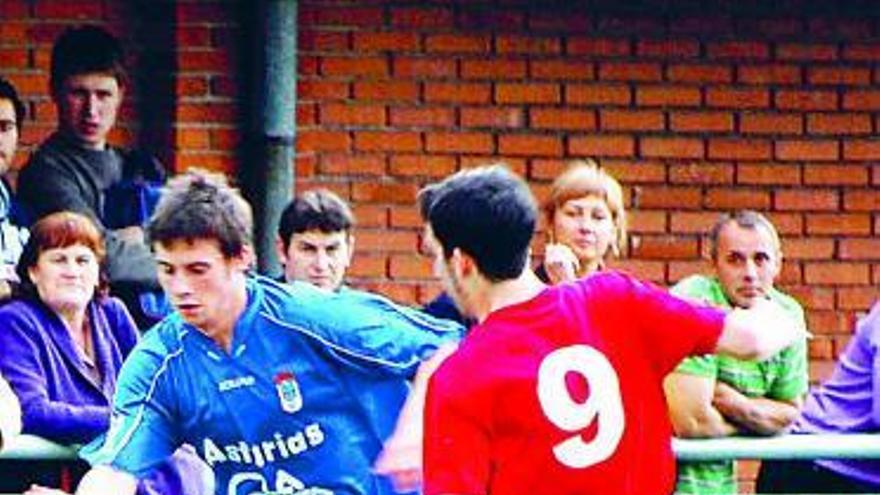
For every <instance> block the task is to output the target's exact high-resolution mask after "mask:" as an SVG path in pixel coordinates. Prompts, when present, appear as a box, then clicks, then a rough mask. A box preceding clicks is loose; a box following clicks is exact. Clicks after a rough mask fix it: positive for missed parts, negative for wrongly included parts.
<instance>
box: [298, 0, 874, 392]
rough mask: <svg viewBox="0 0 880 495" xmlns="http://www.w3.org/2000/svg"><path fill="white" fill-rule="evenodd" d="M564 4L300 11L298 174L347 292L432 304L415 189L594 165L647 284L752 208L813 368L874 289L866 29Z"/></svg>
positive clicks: (334, 5) (716, 12)
mask: <svg viewBox="0 0 880 495" xmlns="http://www.w3.org/2000/svg"><path fill="white" fill-rule="evenodd" d="M576 3H577V2H557V3H555V4H552V5H547V4H541V6H540V7H538V8H529V7H528V2H504V1H498V2H493V3H491V4H488V5H487V3H486V2H480V5H474V2H433V3H427V2H425V3H413V2H410V3H406V2H404V3H401V2H381V1H373V2H352V3H351V4H349V5H345V4H343V5H340V2H331V1H324V2H322V1H303V2H300V5H301V9H300V20H299V25H300V37H299V39H300V50H301V56H300V67H299V75H300V82H299V88H300V89H299V114H298V123H299V134H298V150H299V160H298V163H297V175H298V177H299V184H300V186H301V187H311V186H314V185H329V186H331V187H332V188H333V189H335V190H337V191H339V192H341V193H342V194H343V195H345V196H346V197H348V198H349V199H351V200H352V201H353V202H354V204H355V205H356V209H357V212H358V214H359V215H360V217H361V225H362V229H361V234H360V239H361V243H360V245H359V255H358V260H357V263H356V264H355V274H356V276H358V277H360V278H363V279H364V280H367V281H370V282H374V281H375V282H378V283H379V284H380V285H381V286H382V287H383V288H389V289H391V288H393V289H394V294H395V295H396V296H397V297H401V298H404V299H416V298H418V299H423V298H424V297H427V296H428V295H429V294H432V293H433V290H434V286H433V285H432V284H431V283H426V282H425V280H426V278H427V277H428V276H429V271H430V270H429V265H428V262H427V261H426V260H424V259H420V258H419V257H418V256H417V255H416V254H415V253H414V250H415V247H416V237H417V235H416V227H417V217H416V216H415V214H414V212H413V211H412V208H411V206H410V205H411V204H412V200H413V193H414V191H415V190H416V189H417V188H418V187H419V186H420V185H422V184H424V183H425V182H426V181H431V180H434V179H436V178H439V177H442V176H444V175H446V174H448V173H449V172H451V171H453V170H456V169H458V168H460V167H462V166H468V165H471V164H474V163H479V162H485V161H489V160H495V159H504V160H506V161H508V162H509V163H510V164H511V165H512V166H513V167H514V168H515V169H516V170H518V171H519V172H521V173H523V174H525V175H526V176H527V177H528V179H529V180H530V181H531V183H532V184H533V185H534V187H535V191H536V193H537V194H538V195H539V196H541V195H542V193H544V192H545V190H546V186H547V184H548V182H549V181H550V180H551V179H552V178H553V176H554V175H555V174H556V173H557V172H558V170H559V169H560V167H561V166H562V164H563V163H564V161H565V160H568V159H572V158H579V157H584V156H592V157H596V158H598V159H599V160H600V162H601V163H602V164H603V165H604V166H606V167H608V168H609V169H611V170H612V171H613V172H614V174H615V175H616V176H617V177H618V178H620V179H621V180H622V182H623V183H624V185H625V186H626V190H627V195H628V200H629V206H630V208H631V209H632V211H631V220H632V239H631V240H632V243H631V249H630V253H629V254H630V258H629V259H628V260H626V261H624V262H622V263H620V265H622V266H625V267H627V268H629V269H632V270H634V271H635V272H636V273H638V274H640V275H642V276H645V277H648V278H651V279H654V280H657V281H659V282H662V283H672V282H675V281H676V280H678V279H679V278H681V277H682V276H683V275H686V274H689V273H691V272H693V271H697V270H702V269H704V268H705V264H704V262H703V261H701V259H700V258H701V255H703V254H704V253H705V252H706V251H707V245H706V243H705V241H704V240H703V239H702V237H701V234H702V233H703V232H705V231H706V230H707V229H708V227H709V226H710V225H711V223H712V222H713V221H714V219H715V218H716V216H717V214H718V212H719V211H723V210H727V209H731V208H754V209H758V210H761V211H764V212H767V213H768V214H769V215H770V217H771V218H772V220H773V221H774V222H775V223H776V224H777V226H778V228H779V230H780V231H781V234H782V235H783V238H784V241H783V242H784V249H785V252H786V255H787V259H786V264H785V269H784V273H783V275H782V281H781V282H782V285H783V286H784V287H785V289H787V290H789V291H791V292H792V293H793V294H794V295H795V296H796V297H797V298H798V299H799V300H800V301H801V302H802V303H803V304H804V305H805V307H806V308H807V310H808V315H809V316H808V318H809V324H810V328H811V329H812V331H813V332H815V333H816V338H815V339H814V340H813V341H812V342H811V344H810V349H811V356H812V357H813V359H814V368H813V370H812V371H813V373H814V377H818V376H822V375H824V374H825V373H827V371H828V369H829V368H828V366H829V365H830V364H831V361H830V360H831V359H832V358H833V357H834V356H835V354H836V353H837V352H839V351H840V350H842V347H843V346H844V345H845V343H846V341H847V336H848V335H849V333H850V329H851V326H852V318H853V315H854V314H855V313H857V312H860V311H864V310H865V309H866V308H868V307H869V305H870V304H871V302H872V301H873V300H874V299H875V298H876V296H877V295H878V290H877V289H876V288H875V287H876V285H877V283H878V281H880V264H878V260H880V249H878V248H880V241H876V240H874V239H873V236H874V234H875V233H876V231H877V229H878V227H880V221H878V218H877V216H876V215H875V213H874V211H875V210H876V209H877V206H878V205H880V193H878V192H876V189H875V187H876V185H877V184H878V182H880V167H878V166H877V160H878V159H880V141H877V140H876V139H875V137H874V134H875V133H876V131H877V126H878V124H880V116H878V115H880V114H878V110H880V89H877V87H876V84H877V83H878V82H880V68H878V66H877V62H878V60H880V44H878V43H877V42H876V34H877V32H878V26H877V22H876V18H871V17H866V16H864V15H862V14H861V13H859V12H851V13H842V14H840V13H837V14H835V13H828V12H818V11H810V10H809V8H810V7H811V6H810V5H809V3H808V2H787V5H786V6H785V10H784V11H782V10H780V11H779V12H769V11H768V12H751V13H743V12H736V11H734V10H733V9H734V7H731V6H730V5H728V4H727V3H720V2H719V4H718V5H716V6H715V7H712V8H705V9H704V10H702V11H699V10H692V11H686V10H682V11H679V12H670V11H668V10H664V9H663V8H660V7H658V8H655V9H651V8H647V9H641V10H639V9H630V11H629V12H626V11H625V10H624V9H621V8H618V7H608V8H603V7H592V8H584V9H583V10H577V9H574V8H572V7H570V4H576ZM641 3H642V4H645V3H650V2H641ZM655 3H657V4H658V5H663V4H665V3H675V2H655ZM684 4H686V2H684ZM553 5H557V6H558V5H566V7H554V6H553ZM609 5H614V4H613V3H611V2H609ZM813 7H815V6H813ZM872 39H873V40H874V41H872ZM389 235H391V237H390V238H391V239H393V242H388V239H389V237H388V236H389ZM365 241H366V242H365ZM539 243H540V241H539Z"/></svg>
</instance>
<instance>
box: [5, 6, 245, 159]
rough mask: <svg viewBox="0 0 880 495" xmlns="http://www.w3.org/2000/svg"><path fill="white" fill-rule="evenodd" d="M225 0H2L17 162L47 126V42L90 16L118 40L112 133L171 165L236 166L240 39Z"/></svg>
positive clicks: (50, 110)
mask: <svg viewBox="0 0 880 495" xmlns="http://www.w3.org/2000/svg"><path fill="white" fill-rule="evenodd" d="M239 9H240V6H238V5H237V4H236V3H234V2H228V1H224V2H213V1H208V2H205V1H200V0H190V1H186V0H183V1H176V2H153V1H148V0H134V1H127V2H119V1H115V0H105V1H100V0H73V1H70V0H35V1H30V0H3V1H2V2H0V40H2V42H0V75H3V76H4V77H7V78H8V79H10V80H11V81H12V82H13V83H14V84H15V85H16V87H17V88H18V90H19V92H20V93H21V94H22V96H23V97H24V98H25V99H26V101H27V103H28V106H29V113H30V115H29V116H28V121H27V122H26V125H25V128H24V132H23V135H22V137H21V138H22V143H21V149H22V151H23V152H21V153H19V156H18V160H17V164H18V165H19V166H21V165H23V164H24V162H25V161H26V158H27V151H29V150H30V149H31V148H32V147H33V146H35V145H36V144H38V143H39V142H40V141H42V140H43V139H44V138H45V137H46V136H47V135H48V134H49V133H50V132H51V131H52V130H53V129H54V127H55V108H54V105H53V104H52V101H51V98H50V96H49V92H48V80H49V59H50V54H51V50H52V43H53V41H54V40H55V38H56V37H57V36H58V35H59V34H60V33H61V32H62V31H63V30H64V29H65V28H67V27H68V26H75V25H82V24H98V25H101V26H104V27H106V28H107V29H108V30H110V31H111V32H113V33H114V34H116V35H117V36H119V37H120V39H121V40H122V41H123V43H124V45H125V47H126V49H127V50H128V52H129V65H130V67H131V74H130V76H131V81H130V84H129V86H128V88H127V91H126V99H125V103H124V105H123V111H122V114H121V117H120V125H119V126H117V129H116V130H115V131H114V133H113V135H112V136H111V139H112V140H113V141H115V142H117V143H120V144H126V143H127V144H131V143H135V142H140V143H142V144H143V145H145V146H147V147H148V148H150V149H152V150H153V151H154V152H156V153H157V154H158V155H159V156H161V157H162V158H163V161H164V162H165V163H166V164H167V165H168V166H169V167H170V168H171V169H172V170H182V169H184V168H187V167H191V166H200V167H205V168H211V169H214V170H220V171H226V172H231V171H234V170H235V168H236V166H237V164H236V161H235V156H236V146H237V143H238V141H239V135H240V134H241V133H242V129H241V128H240V127H241V126H240V125H239V118H238V114H239V110H238V98H237V96H238V93H239V81H240V80H241V79H243V78H242V77H241V76H240V74H239V71H237V64H238V54H239V53H240V50H241V46H242V43H241V42H240V33H239V31H240V26H239V18H240V17H241V16H240V15H238V13H239Z"/></svg>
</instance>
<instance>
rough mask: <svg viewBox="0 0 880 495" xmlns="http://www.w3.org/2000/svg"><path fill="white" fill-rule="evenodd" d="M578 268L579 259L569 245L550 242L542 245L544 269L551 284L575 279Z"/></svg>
mask: <svg viewBox="0 0 880 495" xmlns="http://www.w3.org/2000/svg"><path fill="white" fill-rule="evenodd" d="M578 268H580V261H578V259H577V256H575V254H574V251H572V250H571V248H570V247H568V246H566V245H565V244H552V243H551V244H547V245H546V246H544V269H545V270H546V271H547V276H548V277H549V278H550V282H551V283H552V284H554V285H555V284H559V283H562V282H571V281H572V280H575V279H576V278H577V271H578Z"/></svg>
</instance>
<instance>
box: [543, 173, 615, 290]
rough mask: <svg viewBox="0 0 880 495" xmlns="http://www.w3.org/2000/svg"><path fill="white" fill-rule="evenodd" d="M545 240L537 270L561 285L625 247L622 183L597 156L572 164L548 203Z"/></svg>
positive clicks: (558, 180)
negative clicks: (593, 158)
mask: <svg viewBox="0 0 880 495" xmlns="http://www.w3.org/2000/svg"><path fill="white" fill-rule="evenodd" d="M543 210H544V215H545V218H546V220H547V244H546V245H545V248H544V260H543V262H542V263H541V264H540V265H539V266H538V267H537V268H536V269H535V273H536V274H537V275H538V277H539V278H540V279H541V280H543V281H544V282H545V283H549V284H558V283H562V282H568V281H572V280H575V279H578V278H583V277H585V276H587V275H590V274H591V273H594V272H596V271H598V270H601V269H602V268H603V267H604V266H605V262H606V260H607V259H608V258H609V257H611V256H620V255H621V254H623V252H624V250H625V249H626V211H625V209H624V204H623V189H622V188H621V187H620V183H618V182H617V180H615V179H614V177H612V176H611V175H610V174H608V172H606V171H605V170H604V169H602V168H600V167H599V165H598V164H597V163H596V162H595V161H593V160H579V161H574V162H571V163H569V164H568V166H567V167H566V169H565V170H564V171H563V172H562V173H561V174H560V175H559V176H558V177H556V180H554V181H553V185H552V186H551V189H550V196H549V197H548V198H547V201H546V202H545V203H544V207H543Z"/></svg>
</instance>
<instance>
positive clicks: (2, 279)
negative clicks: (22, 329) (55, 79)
mask: <svg viewBox="0 0 880 495" xmlns="http://www.w3.org/2000/svg"><path fill="white" fill-rule="evenodd" d="M24 117H25V106H24V102H22V101H21V98H19V96H18V92H16V91H15V87H14V86H13V85H12V84H11V83H10V82H9V81H7V80H6V79H3V78H0V299H5V298H7V297H9V296H10V295H11V294H12V287H13V286H14V285H15V284H16V283H17V282H18V277H17V276H16V274H15V264H16V263H18V258H19V257H20V256H21V252H22V250H23V249H24V245H25V243H27V239H28V230H27V228H26V227H25V226H24V225H25V224H26V221H27V220H26V218H24V215H23V213H22V212H21V211H20V208H19V206H18V204H17V201H15V199H14V198H13V196H12V189H11V188H10V187H9V184H8V183H7V182H6V178H5V174H6V172H8V171H9V167H11V166H12V161H13V160H14V159H15V150H16V148H17V147H18V136H19V134H20V132H21V126H22V124H23V123H24Z"/></svg>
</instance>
